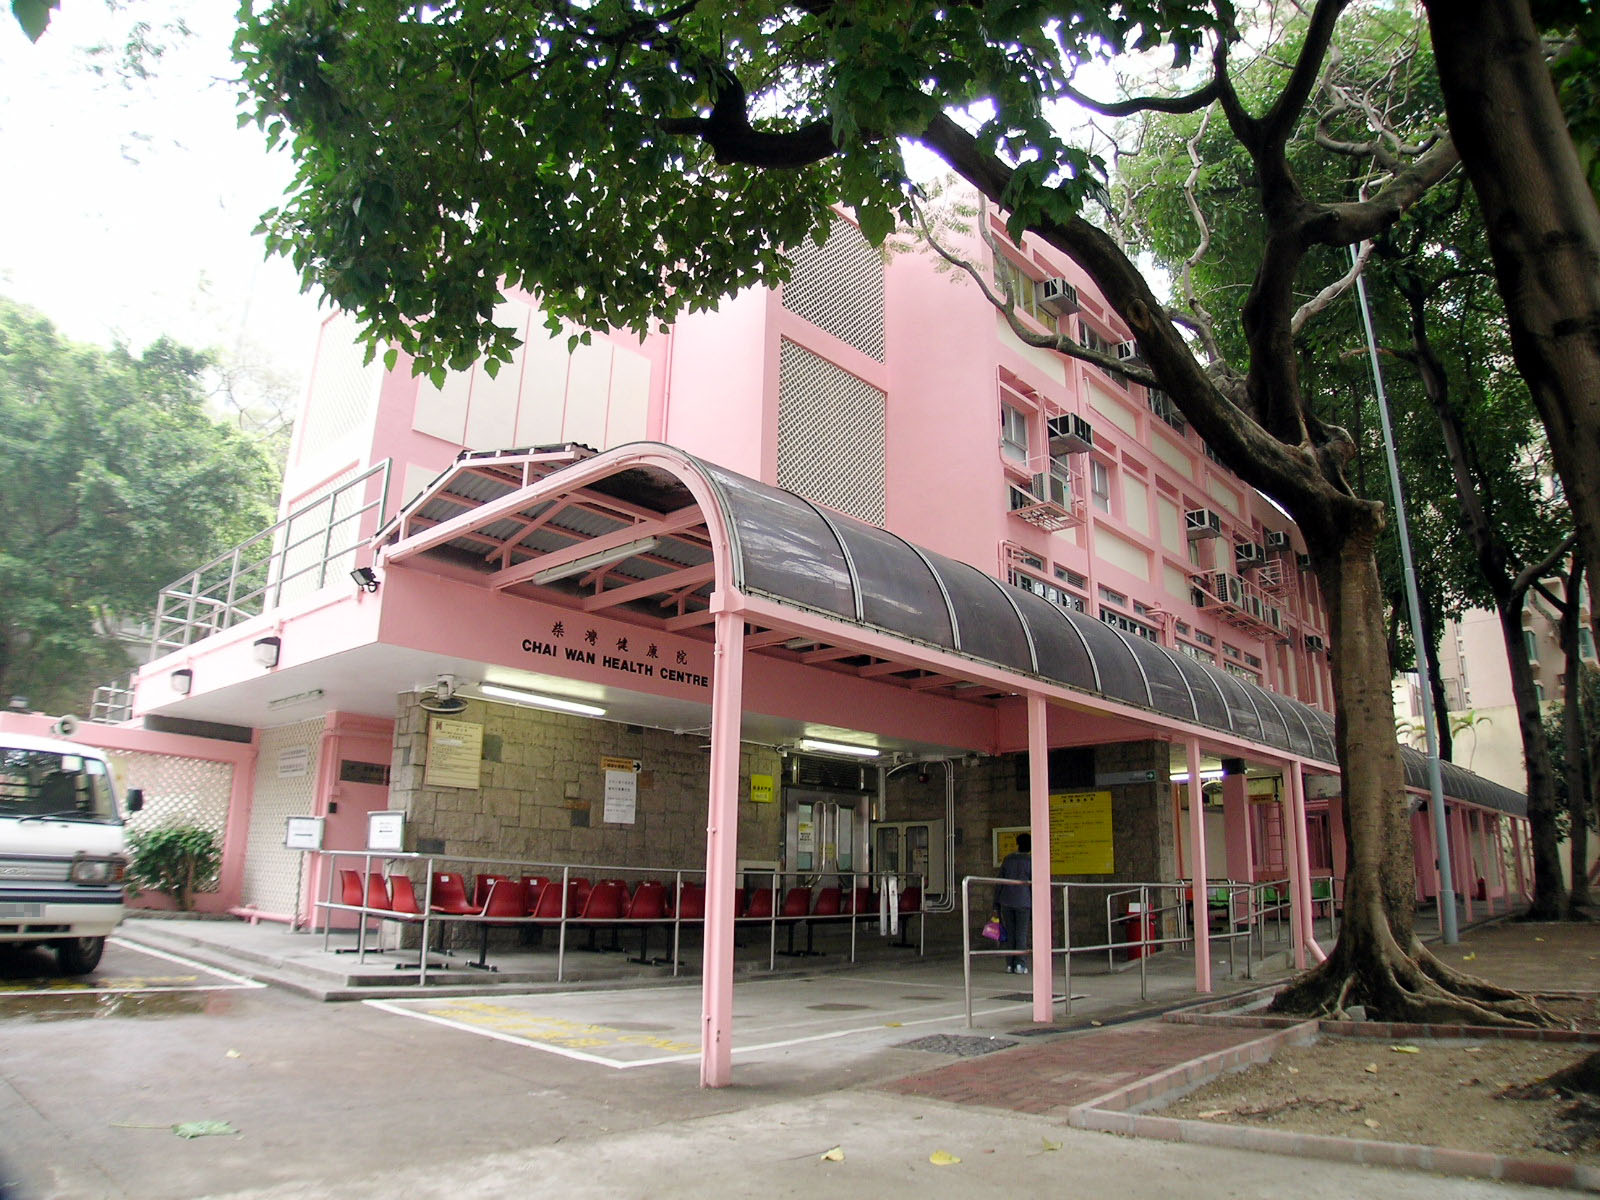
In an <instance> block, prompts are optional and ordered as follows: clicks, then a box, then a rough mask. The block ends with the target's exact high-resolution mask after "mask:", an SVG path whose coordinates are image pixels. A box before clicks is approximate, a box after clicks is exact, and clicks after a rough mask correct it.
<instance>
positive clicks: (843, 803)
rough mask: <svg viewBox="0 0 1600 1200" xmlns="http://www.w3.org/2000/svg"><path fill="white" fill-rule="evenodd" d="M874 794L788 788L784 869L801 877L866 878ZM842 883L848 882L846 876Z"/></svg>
mask: <svg viewBox="0 0 1600 1200" xmlns="http://www.w3.org/2000/svg"><path fill="white" fill-rule="evenodd" d="M871 799H872V798H871V797H870V796H867V795H865V794H863V793H856V792H823V791H811V790H807V789H805V788H792V787H786V788H784V789H783V810H784V811H783V869H784V871H785V872H787V873H790V874H796V875H845V876H848V875H851V874H859V875H862V876H865V875H866V874H867V872H868V871H870V870H872V869H873V867H872V866H871V865H870V863H869V860H868V852H867V816H868V813H869V811H870V805H871ZM860 883H861V886H866V880H865V879H862V880H861V881H860ZM840 886H841V887H847V886H849V880H847V879H845V880H841V881H840Z"/></svg>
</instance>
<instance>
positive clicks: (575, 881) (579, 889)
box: [567, 875, 594, 915]
mask: <svg viewBox="0 0 1600 1200" xmlns="http://www.w3.org/2000/svg"><path fill="white" fill-rule="evenodd" d="M567 887H568V888H569V889H571V891H572V903H571V904H569V905H567V912H568V914H569V915H570V914H576V913H581V912H582V911H583V906H584V905H585V904H587V903H589V893H590V892H592V891H594V884H592V883H590V882H589V881H588V880H587V879H586V878H584V877H583V876H582V875H578V876H575V877H573V878H572V879H569V880H567Z"/></svg>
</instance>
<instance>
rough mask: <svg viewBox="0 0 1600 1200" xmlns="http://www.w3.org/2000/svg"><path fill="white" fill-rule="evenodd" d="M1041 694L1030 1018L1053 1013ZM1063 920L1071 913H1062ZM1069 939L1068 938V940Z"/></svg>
mask: <svg viewBox="0 0 1600 1200" xmlns="http://www.w3.org/2000/svg"><path fill="white" fill-rule="evenodd" d="M1048 725H1049V717H1048V711H1047V708H1046V705H1045V699H1044V697H1043V696H1035V695H1029V697H1028V827H1029V831H1030V832H1031V833H1032V835H1033V889H1032V891H1033V896H1032V904H1033V1019H1034V1020H1035V1021H1040V1022H1044V1021H1049V1020H1050V1019H1051V1018H1052V1017H1053V1016H1054V1012H1053V1009H1054V1005H1053V1004H1052V1003H1051V996H1052V995H1053V994H1054V988H1053V986H1052V980H1051V972H1052V970H1053V969H1054V966H1055V954H1054V953H1053V951H1054V948H1055V928H1056V926H1055V921H1054V919H1053V917H1052V908H1051V899H1052V897H1051V895H1050V739H1049V735H1048ZM1061 919H1062V920H1063V921H1070V920H1071V919H1072V914H1071V913H1070V912H1063V913H1062V914H1061ZM1068 940H1069V941H1070V940H1071V939H1068Z"/></svg>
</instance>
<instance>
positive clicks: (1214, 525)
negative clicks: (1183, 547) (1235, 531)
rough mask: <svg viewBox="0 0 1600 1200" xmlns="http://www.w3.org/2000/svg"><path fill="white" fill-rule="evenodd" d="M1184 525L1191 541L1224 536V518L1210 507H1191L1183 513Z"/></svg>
mask: <svg viewBox="0 0 1600 1200" xmlns="http://www.w3.org/2000/svg"><path fill="white" fill-rule="evenodd" d="M1183 525H1184V528H1185V529H1186V530H1187V531H1188V534H1189V540H1190V541H1191V542H1193V541H1198V540H1199V539H1200V538H1214V537H1221V536H1222V518H1221V517H1219V516H1218V515H1217V514H1216V512H1215V510H1213V509H1209V508H1191V509H1188V510H1187V511H1186V512H1185V513H1184V514H1183Z"/></svg>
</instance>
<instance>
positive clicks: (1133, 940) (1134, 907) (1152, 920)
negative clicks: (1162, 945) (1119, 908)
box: [1122, 904, 1156, 962]
mask: <svg viewBox="0 0 1600 1200" xmlns="http://www.w3.org/2000/svg"><path fill="white" fill-rule="evenodd" d="M1122 923H1123V927H1124V930H1125V940H1126V941H1127V943H1128V959H1129V961H1130V962H1131V961H1132V960H1133V959H1136V958H1143V957H1144V956H1145V955H1146V954H1149V953H1150V950H1151V943H1152V942H1154V941H1155V940H1156V915H1155V913H1147V912H1145V911H1144V910H1143V906H1141V905H1139V904H1130V905H1128V915H1127V916H1125V917H1123V918H1122Z"/></svg>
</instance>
